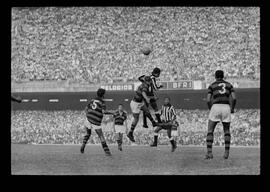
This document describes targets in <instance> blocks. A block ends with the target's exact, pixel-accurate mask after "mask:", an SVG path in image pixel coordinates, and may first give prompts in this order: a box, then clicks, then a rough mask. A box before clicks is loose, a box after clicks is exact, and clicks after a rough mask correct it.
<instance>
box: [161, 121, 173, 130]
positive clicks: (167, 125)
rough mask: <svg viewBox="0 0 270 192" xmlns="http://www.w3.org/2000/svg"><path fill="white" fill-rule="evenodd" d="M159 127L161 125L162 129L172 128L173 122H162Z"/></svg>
mask: <svg viewBox="0 0 270 192" xmlns="http://www.w3.org/2000/svg"><path fill="white" fill-rule="evenodd" d="M158 127H161V128H162V129H165V130H169V129H172V127H173V124H172V123H160V124H159V125H158Z"/></svg>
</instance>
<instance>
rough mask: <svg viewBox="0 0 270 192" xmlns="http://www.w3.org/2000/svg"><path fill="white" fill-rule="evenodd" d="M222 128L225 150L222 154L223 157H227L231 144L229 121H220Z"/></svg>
mask: <svg viewBox="0 0 270 192" xmlns="http://www.w3.org/2000/svg"><path fill="white" fill-rule="evenodd" d="M222 124H223V130H224V141H225V152H224V155H223V158H224V159H228V158H229V153H230V145H231V134H230V123H225V122H222Z"/></svg>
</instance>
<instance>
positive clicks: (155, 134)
mask: <svg viewBox="0 0 270 192" xmlns="http://www.w3.org/2000/svg"><path fill="white" fill-rule="evenodd" d="M161 129H162V127H160V126H158V127H157V128H156V129H155V130H154V142H153V143H152V144H151V145H150V146H151V147H157V143H158V132H159V131H160V130H161Z"/></svg>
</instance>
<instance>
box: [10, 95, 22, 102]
mask: <svg viewBox="0 0 270 192" xmlns="http://www.w3.org/2000/svg"><path fill="white" fill-rule="evenodd" d="M11 101H15V102H17V103H21V102H22V99H21V97H20V96H18V97H15V96H12V95H11Z"/></svg>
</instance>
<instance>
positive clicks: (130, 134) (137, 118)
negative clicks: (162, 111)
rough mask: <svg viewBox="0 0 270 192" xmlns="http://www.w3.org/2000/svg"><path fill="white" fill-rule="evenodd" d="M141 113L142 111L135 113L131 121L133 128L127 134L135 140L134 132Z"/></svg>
mask: <svg viewBox="0 0 270 192" xmlns="http://www.w3.org/2000/svg"><path fill="white" fill-rule="evenodd" d="M139 115H140V113H133V121H132V123H131V128H130V131H129V132H128V134H127V137H128V138H129V139H130V141H132V142H135V139H134V136H133V132H134V130H135V127H136V126H137V124H138V122H139Z"/></svg>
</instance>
